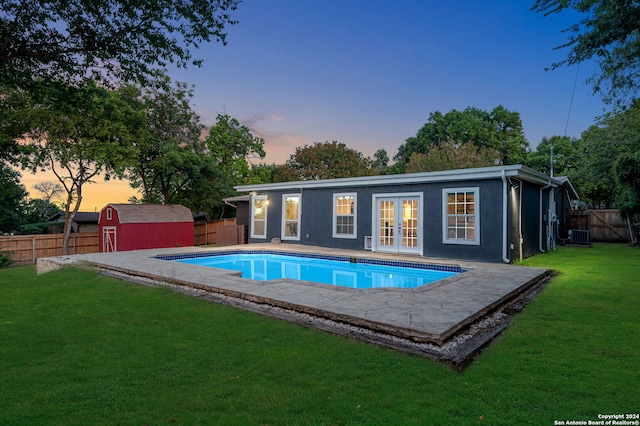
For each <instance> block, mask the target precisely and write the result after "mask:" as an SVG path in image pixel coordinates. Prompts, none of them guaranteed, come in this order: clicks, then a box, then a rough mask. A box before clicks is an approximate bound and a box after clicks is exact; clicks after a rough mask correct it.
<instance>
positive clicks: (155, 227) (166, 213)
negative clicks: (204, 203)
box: [98, 204, 193, 252]
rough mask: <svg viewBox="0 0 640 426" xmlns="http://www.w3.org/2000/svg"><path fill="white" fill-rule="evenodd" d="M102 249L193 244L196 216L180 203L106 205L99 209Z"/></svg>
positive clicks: (115, 250) (138, 248)
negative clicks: (194, 219)
mask: <svg viewBox="0 0 640 426" xmlns="http://www.w3.org/2000/svg"><path fill="white" fill-rule="evenodd" d="M98 236H99V244H100V251H101V252H117V251H127V250H141V249H152V248H166V247H190V246H193V215H192V213H191V210H189V209H188V208H186V207H184V206H181V205H177V204H107V205H106V206H104V207H103V208H102V210H101V211H100V219H99V231H98Z"/></svg>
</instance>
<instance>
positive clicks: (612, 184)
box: [576, 100, 640, 214]
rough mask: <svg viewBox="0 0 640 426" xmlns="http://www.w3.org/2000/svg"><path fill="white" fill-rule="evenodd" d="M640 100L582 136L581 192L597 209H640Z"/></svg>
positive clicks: (628, 210)
mask: <svg viewBox="0 0 640 426" xmlns="http://www.w3.org/2000/svg"><path fill="white" fill-rule="evenodd" d="M639 152H640V100H636V101H634V102H633V103H632V104H631V105H630V107H629V108H628V109H626V110H623V111H620V112H616V113H613V112H611V113H609V114H607V115H605V116H604V117H603V118H602V119H601V120H600V122H599V123H598V125H597V126H591V127H590V128H589V129H587V130H586V131H585V132H583V133H582V152H581V156H580V163H579V170H578V172H577V173H578V174H577V176H576V177H577V179H579V180H580V191H581V194H583V195H584V196H585V198H586V199H587V200H588V201H591V202H593V203H594V204H595V205H596V206H599V205H602V206H605V207H609V206H615V207H617V208H619V209H620V210H621V213H623V214H625V213H631V212H637V211H638V210H639V208H640V192H638V190H639V189H640V188H639V187H638V174H636V172H637V171H640V156H639V155H638V153H639Z"/></svg>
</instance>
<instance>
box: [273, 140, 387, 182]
mask: <svg viewBox="0 0 640 426" xmlns="http://www.w3.org/2000/svg"><path fill="white" fill-rule="evenodd" d="M376 174H377V171H376V169H375V167H374V162H373V161H372V160H371V159H369V158H367V157H365V156H364V154H362V153H361V152H359V151H357V150H355V149H351V148H348V147H347V146H346V145H345V144H344V143H342V142H338V141H333V142H316V143H314V144H313V145H305V146H303V147H297V148H296V151H295V152H294V153H293V154H291V156H290V157H289V159H288V160H287V162H286V163H285V164H284V166H283V167H282V168H281V172H280V176H279V177H280V178H281V179H284V180H289V181H293V180H320V179H333V178H344V177H354V176H372V175H376Z"/></svg>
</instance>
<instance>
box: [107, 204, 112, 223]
mask: <svg viewBox="0 0 640 426" xmlns="http://www.w3.org/2000/svg"><path fill="white" fill-rule="evenodd" d="M112 217H113V216H112V215H111V207H109V208H108V209H107V220H111V218H112Z"/></svg>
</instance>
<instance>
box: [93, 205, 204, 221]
mask: <svg viewBox="0 0 640 426" xmlns="http://www.w3.org/2000/svg"><path fill="white" fill-rule="evenodd" d="M107 207H112V208H114V209H115V210H116V211H117V212H118V217H119V219H120V223H162V222H193V215H192V214H191V210H189V209H188V208H186V207H185V206H181V205H179V204H107V205H106V206H104V207H103V208H102V211H104V210H105V209H106V208H107ZM100 215H102V212H101V213H100Z"/></svg>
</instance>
